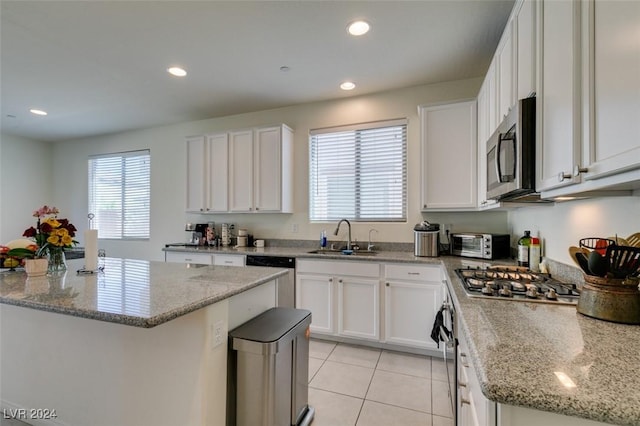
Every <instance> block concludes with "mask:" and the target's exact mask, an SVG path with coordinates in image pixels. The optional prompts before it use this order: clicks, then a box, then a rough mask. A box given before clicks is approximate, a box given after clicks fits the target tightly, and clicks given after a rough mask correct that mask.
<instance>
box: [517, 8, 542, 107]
mask: <svg viewBox="0 0 640 426" xmlns="http://www.w3.org/2000/svg"><path fill="white" fill-rule="evenodd" d="M513 19H514V25H515V28H514V30H513V32H514V34H515V38H516V40H515V43H514V45H515V46H516V48H515V63H516V70H517V72H516V87H517V89H516V97H515V100H516V102H517V100H518V99H525V98H528V97H530V96H531V95H532V94H533V93H535V92H536V52H537V50H536V4H535V1H534V0H524V1H522V2H520V3H517V4H516V5H515V10H514V18H513Z"/></svg>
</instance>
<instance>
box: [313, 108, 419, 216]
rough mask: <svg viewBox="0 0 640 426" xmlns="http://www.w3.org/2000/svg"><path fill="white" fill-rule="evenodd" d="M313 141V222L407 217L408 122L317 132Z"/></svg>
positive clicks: (360, 125)
mask: <svg viewBox="0 0 640 426" xmlns="http://www.w3.org/2000/svg"><path fill="white" fill-rule="evenodd" d="M309 145H310V146H309V206H310V208H309V211H310V213H309V215H310V218H309V219H310V220H311V221H318V222H319V221H333V220H339V219H342V218H347V219H350V220H355V221H367V222H371V221H375V222H383V221H405V220H406V218H407V123H406V120H393V121H385V122H376V123H365V124H359V125H354V126H344V127H340V128H331V129H321V130H314V131H311V132H310V138H309Z"/></svg>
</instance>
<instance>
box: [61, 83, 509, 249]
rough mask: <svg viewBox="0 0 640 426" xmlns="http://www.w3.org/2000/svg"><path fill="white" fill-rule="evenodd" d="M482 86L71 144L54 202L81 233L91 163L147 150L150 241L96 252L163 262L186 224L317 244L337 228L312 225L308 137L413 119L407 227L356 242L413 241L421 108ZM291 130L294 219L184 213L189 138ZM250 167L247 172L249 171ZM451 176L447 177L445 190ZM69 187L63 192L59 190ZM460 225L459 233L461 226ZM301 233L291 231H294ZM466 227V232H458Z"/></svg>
mask: <svg viewBox="0 0 640 426" xmlns="http://www.w3.org/2000/svg"><path fill="white" fill-rule="evenodd" d="M480 83H481V80H480V79H478V78H476V79H470V80H463V81H456V82H448V83H442V84H434V85H425V86H418V87H411V88H405V89H400V90H395V91H389V92H384V93H379V94H374V95H368V96H361V97H352V98H345V99H340V100H334V101H326V102H316V103H310V104H304V105H296V106H291V107H286V108H280V109H274V110H268V111H259V112H254V113H248V114H240V115H235V116H229V117H221V118H212V119H208V120H201V121H196V122H189V123H181V124H176V125H171V126H164V127H156V128H152V129H147V130H140V131H132V132H126V133H121V134H116V135H108V136H102V137H95V138H89V139H86V140H74V141H67V142H61V143H56V144H55V149H54V153H53V161H54V162H55V164H56V167H55V168H54V170H53V174H54V182H56V185H55V189H56V190H55V192H54V194H55V202H56V203H57V205H58V207H60V208H61V209H63V211H64V212H71V213H70V214H69V216H70V218H71V219H72V221H73V223H74V224H76V226H77V227H78V228H79V229H80V230H82V229H84V228H85V227H86V215H87V166H86V164H87V157H88V156H89V155H91V154H102V153H110V152H118V151H129V150H136V149H144V148H149V149H150V150H151V239H150V240H149V241H148V242H126V241H125V242H115V241H103V240H101V241H100V243H99V246H100V247H101V248H105V249H106V251H107V255H113V256H121V257H130V258H144V259H158V260H161V259H164V257H163V253H162V251H161V249H162V247H163V246H164V244H165V243H168V242H180V241H184V239H185V233H184V223H185V222H187V221H189V222H208V221H214V222H216V223H223V222H230V223H236V224H237V225H239V226H242V227H246V228H247V229H249V230H250V231H251V232H252V233H253V234H254V235H255V236H257V237H261V238H287V239H312V240H315V239H316V238H318V236H319V234H320V231H321V230H322V229H327V230H328V231H330V230H332V229H333V228H334V226H335V224H334V223H330V224H313V225H310V224H309V221H308V213H307V211H308V166H307V164H308V134H309V130H311V129H315V128H321V127H330V126H338V125H344V124H349V123H360V122H368V121H375V120H384V119H392V118H401V117H406V118H408V122H409V124H408V141H409V146H408V159H409V163H408V173H409V175H408V193H409V205H408V223H392V224H380V223H376V224H367V223H355V224H354V226H353V237H354V238H357V239H358V240H359V241H363V240H366V239H367V235H368V230H369V229H370V228H372V227H375V228H376V229H378V231H379V233H378V234H377V236H376V240H377V241H393V242H412V241H413V226H414V224H416V223H418V222H420V221H422V220H423V215H422V214H421V213H420V199H419V194H420V123H419V119H418V112H417V106H418V105H420V104H429V103H438V102H443V101H453V100H459V99H469V98H474V97H475V96H476V94H477V92H478V88H479V86H480ZM276 123H286V124H288V125H289V126H291V127H292V128H293V129H294V131H295V138H294V151H295V154H294V155H295V168H294V173H295V184H294V191H295V196H294V200H295V201H294V213H293V214H244V215H241V214H236V215H230V214H229V215H187V214H186V213H185V212H184V203H185V201H184V197H185V195H184V185H185V164H186V159H185V149H184V143H185V142H184V139H185V137H186V136H190V135H198V134H204V133H208V132H216V131H225V130H230V129H240V128H246V127H251V126H259V125H269V124H276ZM247 167H249V165H248V166H247ZM450 178H451V177H450V176H443V184H446V180H447V179H450ZM61 182H64V186H61V185H60V184H59V183H61ZM425 217H426V218H427V219H430V220H432V221H434V222H437V221H438V220H440V219H441V218H443V221H444V220H446V222H445V223H450V224H453V229H454V230H477V231H484V230H488V231H492V230H497V232H506V230H507V216H506V213H495V212H491V213H478V214H475V216H474V218H475V219H471V218H470V217H469V214H468V213H465V214H462V213H460V214H448V215H446V216H443V215H441V214H438V215H437V216H434V217H437V218H438V220H434V219H432V215H426V216H425ZM458 220H460V221H461V225H460V226H456V223H457V222H458ZM294 224H297V225H298V232H297V233H294V232H293V225H294ZM462 227H464V228H465V229H459V228H462ZM341 237H342V235H341Z"/></svg>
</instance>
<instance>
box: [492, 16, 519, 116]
mask: <svg viewBox="0 0 640 426" xmlns="http://www.w3.org/2000/svg"><path fill="white" fill-rule="evenodd" d="M514 57H515V56H514V54H513V25H512V21H509V22H507V26H506V27H505V29H504V33H503V34H502V39H501V40H500V44H499V45H498V49H497V50H496V65H497V67H498V122H502V120H504V118H505V117H506V116H507V114H508V113H509V111H510V110H511V108H513V106H514V105H515V104H516V99H515V88H514V81H515V80H514V74H515V73H514V71H513V70H514Z"/></svg>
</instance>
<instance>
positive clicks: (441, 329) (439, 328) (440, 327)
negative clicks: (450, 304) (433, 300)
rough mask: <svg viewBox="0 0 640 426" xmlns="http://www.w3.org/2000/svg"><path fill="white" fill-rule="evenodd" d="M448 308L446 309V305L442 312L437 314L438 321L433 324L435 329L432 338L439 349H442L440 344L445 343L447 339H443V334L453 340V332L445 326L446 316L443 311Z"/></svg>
mask: <svg viewBox="0 0 640 426" xmlns="http://www.w3.org/2000/svg"><path fill="white" fill-rule="evenodd" d="M445 309H446V308H445V307H444V305H443V306H442V307H441V308H440V310H439V311H438V313H436V319H435V321H434V322H433V329H432V330H431V338H432V339H433V341H434V342H436V344H437V345H438V348H440V342H444V341H445V339H443V336H442V334H444V335H445V336H447V337H448V338H450V339H451V338H453V333H452V332H451V330H449V329H448V328H447V327H446V326H445V325H444V314H443V311H444V310H445Z"/></svg>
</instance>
